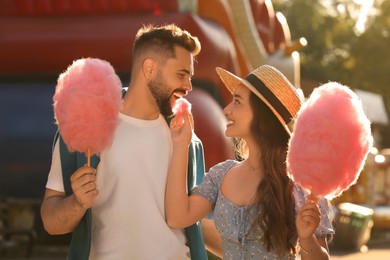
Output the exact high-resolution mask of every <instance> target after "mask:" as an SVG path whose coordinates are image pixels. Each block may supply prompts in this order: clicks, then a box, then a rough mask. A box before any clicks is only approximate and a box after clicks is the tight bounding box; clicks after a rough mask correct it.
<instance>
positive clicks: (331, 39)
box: [272, 0, 390, 147]
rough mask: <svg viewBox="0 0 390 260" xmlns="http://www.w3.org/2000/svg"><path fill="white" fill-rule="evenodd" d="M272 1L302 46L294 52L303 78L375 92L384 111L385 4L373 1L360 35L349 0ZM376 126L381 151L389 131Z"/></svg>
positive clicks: (389, 73) (388, 95)
mask: <svg viewBox="0 0 390 260" xmlns="http://www.w3.org/2000/svg"><path fill="white" fill-rule="evenodd" d="M272 2H273V4H274V7H275V10H277V11H281V12H282V13H283V14H284V15H285V16H286V19H287V21H288V24H289V26H290V30H291V36H292V39H298V38H299V37H305V38H306V39H307V41H308V45H307V46H306V47H305V48H304V49H302V50H301V51H300V55H301V77H302V78H303V79H309V80H314V81H317V82H320V83H324V82H327V81H338V82H340V83H342V84H344V85H348V86H350V87H351V88H358V89H363V90H367V91H371V92H374V93H378V94H381V95H382V96H383V97H384V100H385V103H386V104H387V107H388V108H390V88H389V86H388V85H390V50H389V46H390V0H376V1H374V5H373V7H372V8H371V9H370V10H369V12H367V22H366V23H365V25H366V27H365V28H364V30H360V31H359V30H358V28H357V26H356V25H357V24H358V14H359V12H361V11H362V9H361V5H358V4H356V3H355V2H354V1H351V0H327V1H319V0H289V1H287V0H273V1H272ZM375 11H376V12H375ZM389 112H390V111H389V110H388V113H389ZM389 114H390V113H389ZM380 127H381V128H383V129H382V131H383V133H382V137H383V140H382V146H385V147H390V128H389V126H387V127H383V126H380Z"/></svg>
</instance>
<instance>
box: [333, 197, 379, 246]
mask: <svg viewBox="0 0 390 260" xmlns="http://www.w3.org/2000/svg"><path fill="white" fill-rule="evenodd" d="M373 214H374V210H373V209H371V208H367V207H364V206H360V205H356V204H352V203H340V204H339V205H338V206H337V212H336V216H335V223H334V227H335V232H336V233H335V235H334V240H333V245H334V247H335V248H336V249H341V250H351V249H355V250H360V248H361V247H362V246H363V245H365V244H366V243H367V242H368V240H369V239H370V236H371V229H372V226H373V221H372V216H373Z"/></svg>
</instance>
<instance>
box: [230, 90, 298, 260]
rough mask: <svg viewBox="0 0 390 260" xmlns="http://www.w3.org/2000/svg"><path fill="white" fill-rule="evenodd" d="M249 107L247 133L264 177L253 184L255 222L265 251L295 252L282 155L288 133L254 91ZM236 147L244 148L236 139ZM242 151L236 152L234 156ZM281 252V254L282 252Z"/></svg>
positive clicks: (290, 185)
mask: <svg viewBox="0 0 390 260" xmlns="http://www.w3.org/2000/svg"><path fill="white" fill-rule="evenodd" d="M250 104H251V107H252V110H253V114H254V117H253V120H252V123H251V132H252V135H253V137H254V139H255V140H256V142H257V144H258V145H259V147H260V149H261V158H259V160H261V163H262V165H263V169H264V176H263V179H262V181H261V182H260V184H259V186H258V187H257V192H256V198H255V204H256V206H257V209H258V212H259V214H258V217H257V219H256V222H255V223H254V224H255V225H256V224H257V225H259V226H260V228H261V229H262V231H263V232H264V236H263V240H264V243H265V244H266V246H267V250H268V251H270V250H274V251H276V252H289V253H293V254H295V253H296V249H295V246H294V243H293V241H294V238H295V237H296V226H295V210H294V200H293V195H292V191H293V183H292V181H291V180H290V178H289V177H288V176H287V172H286V164H285V162H286V156H287V148H288V139H289V136H288V134H287V132H286V130H285V129H284V128H283V127H282V125H281V123H280V122H279V121H278V120H277V118H276V116H275V115H274V114H273V113H272V111H271V110H270V109H269V108H268V107H267V105H266V104H265V103H263V102H262V101H261V100H260V99H259V98H258V97H257V96H256V95H255V94H253V93H251V94H250ZM236 146H237V147H239V146H241V147H245V145H243V144H242V143H240V142H238V143H237V144H236ZM240 155H241V156H242V154H237V156H238V157H240ZM282 254H283V253H282Z"/></svg>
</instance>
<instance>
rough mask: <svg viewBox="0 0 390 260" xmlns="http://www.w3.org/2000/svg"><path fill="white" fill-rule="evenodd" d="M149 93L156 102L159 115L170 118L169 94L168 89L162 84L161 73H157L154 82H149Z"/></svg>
mask: <svg viewBox="0 0 390 260" xmlns="http://www.w3.org/2000/svg"><path fill="white" fill-rule="evenodd" d="M148 86H149V89H150V92H151V93H152V95H153V97H154V99H155V100H156V103H157V106H158V107H159V109H160V113H161V114H162V115H163V116H164V117H169V116H172V107H171V94H170V91H169V87H168V86H167V84H166V83H165V82H164V80H163V77H162V75H161V72H158V74H157V77H156V79H155V80H151V81H150V82H149V83H148Z"/></svg>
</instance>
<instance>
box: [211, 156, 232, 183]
mask: <svg viewBox="0 0 390 260" xmlns="http://www.w3.org/2000/svg"><path fill="white" fill-rule="evenodd" d="M237 163H238V161H236V160H226V161H223V162H220V163H218V164H216V165H214V166H213V167H211V168H210V170H209V171H208V172H207V173H206V176H208V178H211V179H213V180H214V181H216V182H220V181H221V180H222V179H223V177H224V176H225V175H226V173H227V172H228V171H229V170H230V169H231V168H232V167H233V166H234V165H236V164H237Z"/></svg>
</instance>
